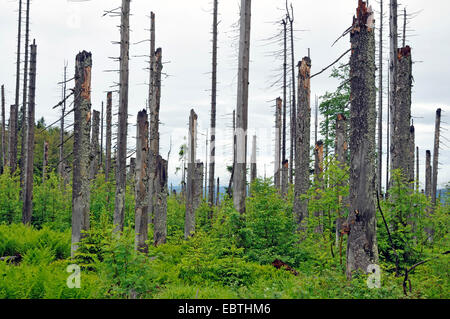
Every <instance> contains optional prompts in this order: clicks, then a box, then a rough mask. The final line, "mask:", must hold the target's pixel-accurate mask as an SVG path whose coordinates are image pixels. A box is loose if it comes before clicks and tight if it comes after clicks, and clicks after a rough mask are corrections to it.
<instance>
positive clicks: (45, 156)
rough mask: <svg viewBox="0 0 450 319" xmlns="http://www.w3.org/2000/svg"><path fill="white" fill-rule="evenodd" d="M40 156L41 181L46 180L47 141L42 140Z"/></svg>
mask: <svg viewBox="0 0 450 319" xmlns="http://www.w3.org/2000/svg"><path fill="white" fill-rule="evenodd" d="M43 154H44V155H43V156H42V183H44V182H45V181H46V180H47V166H48V142H47V141H44V152H43Z"/></svg>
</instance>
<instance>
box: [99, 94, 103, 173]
mask: <svg viewBox="0 0 450 319" xmlns="http://www.w3.org/2000/svg"><path fill="white" fill-rule="evenodd" d="M103 110H104V105H103V101H102V113H101V115H100V158H99V160H98V166H99V167H100V169H101V170H102V171H103V121H104V112H103ZM103 172H104V171H103Z"/></svg>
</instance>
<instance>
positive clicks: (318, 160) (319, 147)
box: [314, 141, 324, 233]
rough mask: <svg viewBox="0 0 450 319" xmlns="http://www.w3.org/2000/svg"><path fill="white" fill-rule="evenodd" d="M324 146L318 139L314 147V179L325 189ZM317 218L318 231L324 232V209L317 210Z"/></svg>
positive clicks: (315, 214)
mask: <svg viewBox="0 0 450 319" xmlns="http://www.w3.org/2000/svg"><path fill="white" fill-rule="evenodd" d="M323 148H324V143H323V142H322V141H317V143H316V146H315V148H314V180H315V182H316V184H317V185H318V186H319V187H320V188H321V189H323V188H324V180H323V175H322V173H323ZM318 196H320V195H316V199H319V197H318ZM314 216H315V218H316V219H317V220H318V227H317V228H316V232H317V233H323V225H322V224H323V221H322V216H323V211H315V212H314Z"/></svg>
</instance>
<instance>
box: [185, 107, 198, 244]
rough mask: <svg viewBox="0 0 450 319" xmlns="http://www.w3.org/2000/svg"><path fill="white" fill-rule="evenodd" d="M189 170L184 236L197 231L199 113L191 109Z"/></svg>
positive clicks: (186, 236) (187, 236)
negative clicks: (196, 181) (196, 196)
mask: <svg viewBox="0 0 450 319" xmlns="http://www.w3.org/2000/svg"><path fill="white" fill-rule="evenodd" d="M188 141H189V145H188V171H187V185H186V218H185V224H184V238H185V239H187V238H189V237H191V236H193V234H194V232H195V190H196V188H195V175H196V174H195V173H196V149H197V114H195V112H194V110H191V114H190V116H189V140H188Z"/></svg>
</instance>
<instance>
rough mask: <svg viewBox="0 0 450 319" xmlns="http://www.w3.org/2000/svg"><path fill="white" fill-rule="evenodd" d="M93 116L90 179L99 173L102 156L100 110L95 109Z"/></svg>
mask: <svg viewBox="0 0 450 319" xmlns="http://www.w3.org/2000/svg"><path fill="white" fill-rule="evenodd" d="M92 114H93V116H92V135H91V156H90V161H91V164H90V166H91V168H90V173H89V178H90V180H91V181H92V180H95V178H96V177H97V174H98V167H99V165H98V162H99V161H98V159H99V157H100V149H99V145H98V134H99V130H100V112H99V111H95V110H94V111H93V113H92Z"/></svg>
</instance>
